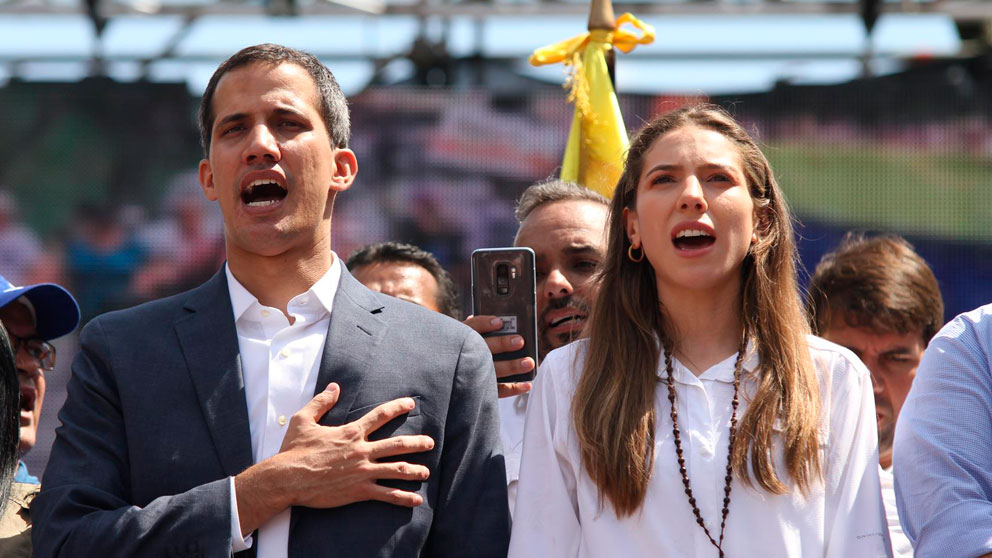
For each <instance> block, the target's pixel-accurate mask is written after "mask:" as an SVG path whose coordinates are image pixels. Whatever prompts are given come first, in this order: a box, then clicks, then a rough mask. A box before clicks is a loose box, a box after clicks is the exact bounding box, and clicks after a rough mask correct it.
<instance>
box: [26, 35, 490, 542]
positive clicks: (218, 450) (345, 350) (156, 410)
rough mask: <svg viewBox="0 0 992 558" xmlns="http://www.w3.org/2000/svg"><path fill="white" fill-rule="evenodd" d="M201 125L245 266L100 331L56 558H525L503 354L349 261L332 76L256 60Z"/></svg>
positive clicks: (63, 445) (111, 320)
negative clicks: (343, 242)
mask: <svg viewBox="0 0 992 558" xmlns="http://www.w3.org/2000/svg"><path fill="white" fill-rule="evenodd" d="M200 126H201V135H202V140H203V145H204V151H205V153H206V158H205V159H204V160H203V161H202V162H201V163H200V181H201V184H202V186H203V190H204V192H205V194H206V196H207V197H208V198H209V199H211V200H214V201H217V202H218V203H219V205H220V207H221V212H222V213H223V215H224V224H225V243H226V248H227V255H228V260H227V264H226V266H225V267H224V268H223V269H222V270H221V271H220V272H218V273H217V274H216V275H215V276H214V277H213V278H212V279H210V280H209V281H208V282H207V283H205V284H203V285H201V286H200V287H197V288H196V289H193V290H192V291H189V292H186V293H183V294H180V295H176V296H173V297H170V298H166V299H162V300H158V301H154V302H151V303H148V304H144V305H141V306H138V307H135V308H131V309H128V310H123V311H119V312H112V313H110V314H105V315H103V316H100V317H98V318H96V319H94V320H93V321H92V322H90V323H89V324H88V325H87V326H86V327H85V328H84V329H83V331H82V334H81V350H80V353H79V355H78V356H77V358H76V360H75V362H74V364H73V376H72V379H71V381H70V384H69V395H68V399H67V401H66V403H65V406H64V407H63V409H62V412H61V413H60V419H61V421H62V426H61V427H60V428H59V429H58V431H57V437H56V441H55V445H54V446H53V448H52V456H51V459H50V461H49V464H48V468H47V470H46V472H45V476H44V483H43V489H42V493H41V494H40V495H39V496H38V498H37V499H36V500H35V502H34V505H33V506H32V516H33V518H34V521H35V530H34V544H35V554H36V556H40V557H47V556H66V557H76V556H100V557H109V556H139V557H145V556H149V557H151V556H177V557H178V556H190V557H193V556H204V557H211V556H230V555H231V554H232V553H234V554H236V555H238V556H241V555H245V556H255V555H258V556H264V557H269V556H277V557H279V556H290V557H303V556H306V557H311V556H314V557H321V556H348V557H351V556H383V557H385V556H420V555H425V556H505V554H506V548H507V543H508V539H509V514H508V510H507V504H506V484H505V479H504V469H503V457H502V454H501V451H500V449H499V425H498V415H497V406H496V385H495V375H494V371H493V364H492V360H491V357H490V354H489V351H488V349H487V348H486V345H485V343H484V342H483V341H482V339H481V338H480V337H479V336H478V335H477V334H476V333H475V332H473V331H471V330H470V329H469V328H467V327H465V326H463V325H462V324H460V323H458V322H456V321H455V320H452V319H450V318H447V317H444V316H442V315H440V314H437V313H434V312H431V311H429V310H426V309H423V308H420V307H418V306H416V305H414V304H410V303H407V302H404V301H401V300H398V299H394V298H392V297H388V296H385V295H380V294H378V293H373V292H372V291H369V290H368V289H366V288H365V287H363V286H362V285H360V284H359V283H358V282H357V281H356V280H355V279H354V278H352V277H351V275H350V274H349V273H348V271H347V270H346V269H345V268H344V266H343V265H342V264H341V263H340V260H339V258H337V257H336V256H335V255H334V254H333V252H331V250H330V236H331V214H332V208H333V204H334V198H335V196H336V194H337V193H339V192H342V191H344V190H346V189H347V188H348V187H349V186H350V185H351V183H352V181H353V180H354V177H355V173H356V171H357V162H356V159H355V155H354V154H353V153H352V152H351V151H350V150H349V149H348V148H347V140H348V134H349V129H348V126H349V124H348V110H347V106H346V105H345V101H344V97H343V95H342V94H341V91H340V89H339V88H338V86H337V84H336V83H335V81H334V78H333V76H332V75H331V74H330V72H329V71H328V70H327V69H326V68H325V67H324V66H323V65H322V64H320V62H318V61H317V60H316V59H315V58H314V57H313V56H311V55H309V54H306V53H302V52H299V51H295V50H293V49H288V48H285V47H280V46H277V45H258V46H255V47H249V48H247V49H244V50H242V51H240V52H238V53H237V54H235V55H234V56H232V57H231V58H230V59H228V60H227V61H226V62H224V63H223V64H222V65H221V66H220V67H219V68H218V69H217V72H216V73H215V74H214V76H213V78H211V81H210V84H209V85H208V86H207V90H206V92H205V94H204V97H203V101H202V104H201V108H200Z"/></svg>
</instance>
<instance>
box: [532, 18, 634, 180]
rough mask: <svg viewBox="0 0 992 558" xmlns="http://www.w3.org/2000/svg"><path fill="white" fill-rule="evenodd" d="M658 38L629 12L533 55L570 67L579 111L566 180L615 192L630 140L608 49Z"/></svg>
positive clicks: (571, 134)
mask: <svg viewBox="0 0 992 558" xmlns="http://www.w3.org/2000/svg"><path fill="white" fill-rule="evenodd" d="M625 23H630V24H632V25H634V27H636V28H637V29H639V30H640V31H641V33H640V35H638V34H635V33H633V32H630V31H627V30H624V29H620V26H621V25H623V24H625ZM653 40H654V29H653V28H652V27H651V26H650V25H647V24H645V23H643V22H641V21H640V20H638V19H637V18H635V17H634V16H633V15H631V14H629V13H628V14H623V15H622V16H620V17H619V18H618V19H617V26H616V29H615V30H613V31H606V30H599V29H594V30H593V31H591V32H589V33H585V34H583V35H579V36H577V37H572V38H571V39H567V40H565V41H561V42H559V43H556V44H554V45H550V46H547V47H544V48H540V49H538V50H536V51H534V54H533V55H531V58H530V62H531V64H533V65H535V66H540V65H544V64H551V63H555V62H563V63H564V64H566V65H568V66H571V75H570V77H569V80H568V83H567V84H566V87H568V88H569V89H570V91H569V95H568V100H569V102H572V103H574V104H575V114H574V116H573V117H572V127H571V130H570V131H569V134H568V144H567V145H566V147H565V157H564V159H563V160H562V169H561V178H562V180H568V181H572V182H578V183H579V184H582V185H584V186H585V187H587V188H590V189H592V190H595V191H597V192H599V193H601V194H603V195H604V196H606V197H608V198H610V197H613V189H614V188H615V187H616V184H617V181H618V180H619V178H620V173H621V172H623V163H624V156H625V155H626V152H627V147H628V145H629V143H628V141H627V131H626V128H625V127H624V124H623V115H622V114H621V113H620V104H619V102H618V101H617V95H616V92H615V91H614V89H613V84H612V83H611V81H610V75H609V70H608V69H607V66H606V53H607V51H609V50H610V49H612V48H617V49H619V50H620V51H622V52H630V51H631V50H633V49H634V47H635V46H637V45H638V44H648V43H650V42H652V41H653Z"/></svg>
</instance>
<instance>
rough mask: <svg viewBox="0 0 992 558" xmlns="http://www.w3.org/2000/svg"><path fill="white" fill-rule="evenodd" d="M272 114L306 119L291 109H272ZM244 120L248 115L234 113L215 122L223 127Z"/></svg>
mask: <svg viewBox="0 0 992 558" xmlns="http://www.w3.org/2000/svg"><path fill="white" fill-rule="evenodd" d="M272 112H274V113H275V114H278V115H279V116H295V117H297V118H306V115H305V114H303V113H302V112H300V111H298V110H295V109H291V108H285V107H279V108H277V109H274V110H273V111H272ZM245 118H248V114H247V113H244V112H235V113H233V114H229V115H227V116H225V117H224V118H221V119H220V120H218V121H217V126H223V125H225V124H229V123H231V122H237V121H239V120H244V119H245Z"/></svg>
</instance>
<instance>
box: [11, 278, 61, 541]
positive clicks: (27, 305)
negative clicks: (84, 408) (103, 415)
mask: <svg viewBox="0 0 992 558" xmlns="http://www.w3.org/2000/svg"><path fill="white" fill-rule="evenodd" d="M0 323H2V324H3V326H4V328H6V330H7V333H8V335H9V336H10V343H11V348H12V349H13V352H14V358H15V359H16V366H17V376H18V380H19V381H20V444H19V450H20V455H21V456H23V455H24V454H25V453H27V452H28V451H30V450H31V448H33V447H34V445H35V442H36V440H37V433H38V421H39V420H40V419H41V409H42V404H43V403H44V401H45V373H46V372H50V371H52V370H53V369H54V368H55V347H53V346H52V345H51V344H50V343H49V341H51V340H52V339H56V338H58V337H62V336H63V335H66V334H68V333H71V332H72V331H73V330H74V329H76V326H77V325H79V306H78V305H77V304H76V300H75V299H74V298H73V297H72V295H71V294H69V292H68V291H66V290H65V289H64V288H62V287H60V286H58V285H55V284H52V283H44V284H40V285H27V286H23V287H18V286H16V285H12V284H11V283H10V282H9V281H7V279H6V278H4V277H3V276H0ZM40 489H41V487H40V483H39V482H38V478H37V477H34V476H32V475H31V474H30V473H29V472H28V469H27V467H26V466H25V465H24V461H20V463H19V464H18V470H17V474H16V476H15V477H14V485H13V488H12V489H11V495H10V501H9V502H8V504H7V507H6V509H5V510H4V512H3V515H2V516H0V556H4V557H9V558H18V557H21V556H30V555H31V517H30V515H29V514H28V507H29V506H30V503H31V500H33V499H34V496H35V495H36V494H37V493H38V491H39V490H40Z"/></svg>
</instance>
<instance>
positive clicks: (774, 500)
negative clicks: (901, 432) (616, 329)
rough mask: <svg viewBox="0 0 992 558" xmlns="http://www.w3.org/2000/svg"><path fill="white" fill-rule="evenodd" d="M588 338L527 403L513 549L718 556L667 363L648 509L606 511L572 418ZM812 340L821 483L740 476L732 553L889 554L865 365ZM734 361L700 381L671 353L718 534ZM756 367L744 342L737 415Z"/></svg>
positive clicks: (865, 557) (774, 556) (809, 557)
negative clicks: (778, 488)
mask: <svg viewBox="0 0 992 558" xmlns="http://www.w3.org/2000/svg"><path fill="white" fill-rule="evenodd" d="M588 343H589V340H582V341H578V342H576V343H572V344H571V345H567V346H566V347H563V348H561V349H558V350H555V351H552V352H551V353H550V354H549V355H548V356H547V358H546V359H545V360H544V362H543V364H542V365H541V370H540V373H539V374H538V375H537V379H536V381H535V385H534V389H533V391H532V392H531V397H530V401H529V402H528V405H527V406H528V409H527V427H526V430H525V432H524V449H523V459H522V462H521V466H520V486H519V489H518V491H517V502H516V511H515V514H514V520H513V532H512V537H511V539H510V556H511V557H529V556H542V557H558V556H563V557H564V556H568V557H574V556H582V557H601V556H624V557H639V556H644V557H656V556H678V557H700V558H704V557H705V558H713V557H715V556H716V555H717V550H716V548H714V547H713V545H711V544H710V542H709V540H708V539H707V538H706V535H705V534H704V533H703V530H702V529H701V528H700V527H699V526H698V525H697V524H696V519H695V516H694V515H693V513H692V508H691V507H690V506H689V503H688V501H687V498H686V495H685V491H684V488H683V485H682V477H681V475H680V474H679V472H678V464H677V462H676V456H675V445H674V442H673V441H672V421H671V417H670V414H669V403H668V392H667V390H668V388H667V386H666V385H665V383H664V380H663V378H665V371H664V364H663V362H662V363H661V365H660V367H659V370H658V376H659V381H658V384H657V388H656V391H655V413H656V421H657V422H656V427H655V445H654V455H655V460H654V469H653V472H652V478H651V481H650V483H649V485H648V489H647V494H646V497H645V500H644V504H643V506H642V507H641V509H640V510H639V511H637V512H635V513H634V514H633V515H632V516H628V517H624V518H618V517H617V515H616V514H615V513H614V510H613V508H612V506H611V505H610V504H609V502H608V501H607V502H606V503H605V504H604V506H602V507H601V506H600V498H599V491H598V489H597V487H596V484H595V483H594V482H593V481H592V480H591V479H590V478H589V476H588V475H587V474H586V472H585V471H584V467H583V465H582V461H581V458H580V455H579V445H578V441H577V439H576V435H575V430H574V428H573V427H572V421H571V418H570V413H571V402H572V396H573V394H574V391H575V386H576V380H577V376H578V374H579V373H580V371H581V368H582V363H583V359H584V353H585V347H586V345H587V344H588ZM809 346H810V351H811V353H812V357H813V362H814V366H815V369H816V371H817V375H818V377H819V380H820V385H821V390H822V394H823V421H822V424H821V427H820V439H821V442H820V447H821V453H820V456H821V460H822V466H823V482H822V483H818V484H817V485H815V486H814V487H813V488H812V489H811V491H810V493H809V494H808V495H807V496H806V497H805V498H804V497H803V496H802V495H801V494H800V493H799V492H798V490H793V491H791V492H789V493H787V494H784V495H773V494H770V493H768V492H765V491H763V490H761V489H760V488H749V487H746V486H745V485H744V484H742V483H741V481H740V479H739V478H735V479H734V480H733V484H732V493H731V500H730V515H729V516H728V518H727V527H726V534H725V540H724V543H723V549H724V551H725V552H726V553H727V555H728V556H730V557H732V558H739V557H761V558H778V557H783V558H784V557H790V558H813V557H818V556H823V557H831V558H851V557H858V558H873V557H888V556H891V548H890V546H889V540H888V530H887V529H886V524H885V513H884V510H883V507H882V498H881V494H880V491H879V479H878V453H877V442H876V427H875V408H874V400H873V396H872V389H871V383H870V381H869V376H868V371H867V369H865V367H864V365H863V364H861V362H860V361H858V359H857V358H855V357H854V355H853V354H852V353H851V352H850V351H847V350H846V349H843V348H841V347H838V346H837V345H834V344H832V343H829V342H827V341H824V340H822V339H819V338H816V337H812V336H811V337H810V338H809ZM735 359H736V355H733V356H731V357H729V358H727V359H726V360H724V361H723V362H720V363H718V364H716V365H715V366H713V367H712V368H710V369H708V370H706V371H705V372H703V373H702V374H701V375H699V376H698V377H697V376H695V375H694V374H693V373H692V372H691V371H689V370H688V369H687V368H685V367H684V366H683V365H682V364H681V363H680V362H678V361H677V360H674V359H673V368H674V371H673V372H674V380H675V388H676V393H677V404H678V418H679V428H680V430H681V438H682V447H683V453H684V455H685V460H686V468H687V469H688V476H689V480H690V482H691V484H692V490H693V493H694V496H695V498H696V501H697V506H698V507H699V510H700V513H701V515H702V517H703V519H704V521H705V522H706V525H707V526H708V528H709V530H710V532H711V533H712V534H713V536H714V538H717V537H719V532H720V513H721V510H722V506H723V487H724V481H723V477H724V475H725V471H726V464H727V439H728V436H729V432H728V429H729V423H730V415H731V399H732V396H733V391H734V389H733V375H734V370H733V368H734V363H735ZM757 364H758V357H757V354H756V352H755V351H754V350H753V348H749V351H748V355H747V356H746V357H745V360H744V362H743V368H744V370H745V371H746V372H745V379H744V380H743V381H742V397H740V407H739V410H738V413H739V415H743V413H744V412H745V411H746V410H747V401H748V398H747V396H746V394H747V393H749V392H751V390H752V389H753V386H754V385H755V383H754V378H753V377H751V378H748V377H747V376H748V375H749V373H750V372H752V371H754V370H755V368H756V366H757ZM775 428H776V430H780V429H781V427H780V426H779V425H776V426H775ZM781 444H782V441H781V438H780V437H778V438H777V439H776V447H775V452H774V458H773V460H774V463H775V466H776V471H778V472H779V474H780V475H782V476H785V473H784V471H785V467H784V457H783V453H784V452H783V449H782V445H781ZM784 480H785V481H786V482H788V479H787V477H786V478H785V479H784Z"/></svg>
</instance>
